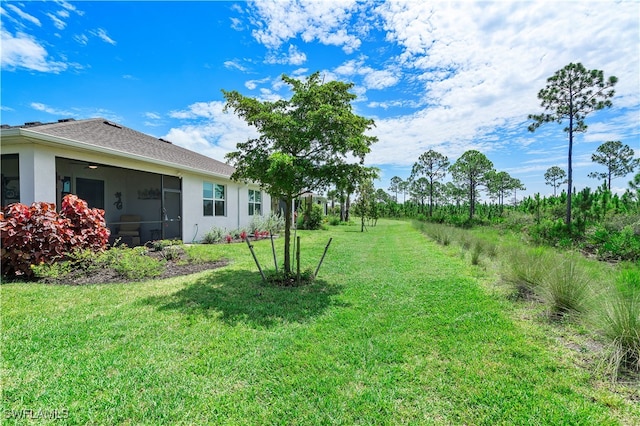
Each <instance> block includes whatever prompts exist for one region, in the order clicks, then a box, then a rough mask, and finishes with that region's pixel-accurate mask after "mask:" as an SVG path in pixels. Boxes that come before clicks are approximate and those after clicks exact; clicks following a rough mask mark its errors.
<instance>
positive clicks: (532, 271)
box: [502, 247, 553, 299]
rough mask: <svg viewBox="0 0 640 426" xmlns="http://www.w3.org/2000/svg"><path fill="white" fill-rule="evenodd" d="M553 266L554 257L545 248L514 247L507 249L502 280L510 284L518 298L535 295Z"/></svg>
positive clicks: (527, 297)
mask: <svg viewBox="0 0 640 426" xmlns="http://www.w3.org/2000/svg"><path fill="white" fill-rule="evenodd" d="M552 267H553V259H552V257H551V256H550V255H549V254H548V252H547V251H546V250H544V249H543V248H534V249H526V248H522V247H513V248H511V249H510V250H508V251H507V254H506V257H505V261H504V264H503V267H502V280H503V281H504V282H505V283H507V284H508V285H510V286H511V287H512V288H513V291H514V297H515V298H517V299H529V298H532V297H534V296H535V294H536V293H537V291H538V290H539V288H540V286H541V285H542V282H543V279H544V277H545V275H546V274H547V273H548V271H549V270H550V269H551V268H552Z"/></svg>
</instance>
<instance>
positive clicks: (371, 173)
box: [355, 168, 378, 232]
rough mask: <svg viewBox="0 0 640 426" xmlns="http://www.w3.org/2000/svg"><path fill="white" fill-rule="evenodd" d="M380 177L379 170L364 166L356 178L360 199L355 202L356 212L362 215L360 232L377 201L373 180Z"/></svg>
mask: <svg viewBox="0 0 640 426" xmlns="http://www.w3.org/2000/svg"><path fill="white" fill-rule="evenodd" d="M377 177H378V171H377V170H376V169H371V168H363V169H362V173H361V174H360V176H358V177H357V178H356V180H357V186H356V193H357V195H358V199H357V201H356V204H355V210H356V214H357V215H358V216H359V217H360V232H364V229H365V226H364V224H365V220H366V219H367V218H368V217H371V215H372V213H373V212H372V201H375V196H376V192H375V187H374V186H373V180H374V179H375V178H377Z"/></svg>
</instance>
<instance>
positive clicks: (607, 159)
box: [589, 141, 640, 191]
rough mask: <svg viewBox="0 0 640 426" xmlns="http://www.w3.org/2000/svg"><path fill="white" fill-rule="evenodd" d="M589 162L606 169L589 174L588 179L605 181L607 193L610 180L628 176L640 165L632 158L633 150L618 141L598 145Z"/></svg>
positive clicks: (637, 160) (639, 162)
mask: <svg viewBox="0 0 640 426" xmlns="http://www.w3.org/2000/svg"><path fill="white" fill-rule="evenodd" d="M591 161H593V162H594V163H598V164H601V165H603V166H605V167H606V168H607V171H606V172H591V173H589V177H592V178H595V179H606V180H607V189H608V190H609V191H611V179H614V178H617V177H624V176H626V175H628V174H629V173H631V172H633V170H634V169H635V168H636V167H637V166H638V164H640V159H637V158H634V151H633V149H631V147H630V146H629V145H623V144H622V142H620V141H607V142H605V143H603V144H602V145H600V146H599V147H598V148H597V149H596V152H595V153H594V154H593V155H591Z"/></svg>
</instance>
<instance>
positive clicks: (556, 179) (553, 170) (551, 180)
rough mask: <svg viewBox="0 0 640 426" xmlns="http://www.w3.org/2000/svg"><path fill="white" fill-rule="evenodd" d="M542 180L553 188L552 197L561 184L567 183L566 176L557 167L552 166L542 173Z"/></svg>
mask: <svg viewBox="0 0 640 426" xmlns="http://www.w3.org/2000/svg"><path fill="white" fill-rule="evenodd" d="M544 180H545V182H546V184H547V185H551V186H553V196H554V197H555V196H556V189H557V188H558V187H560V185H562V184H563V183H567V174H566V173H565V172H564V170H562V169H561V168H560V167H558V166H552V167H549V168H548V169H547V171H546V172H545V173H544Z"/></svg>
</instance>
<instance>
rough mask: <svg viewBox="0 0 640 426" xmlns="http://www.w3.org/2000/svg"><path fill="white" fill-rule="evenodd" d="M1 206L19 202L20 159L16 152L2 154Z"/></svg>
mask: <svg viewBox="0 0 640 426" xmlns="http://www.w3.org/2000/svg"><path fill="white" fill-rule="evenodd" d="M0 166H1V167H0V170H2V200H0V204H1V205H2V206H8V205H9V204H12V203H19V202H20V161H19V158H18V154H2V163H1V164H0Z"/></svg>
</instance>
